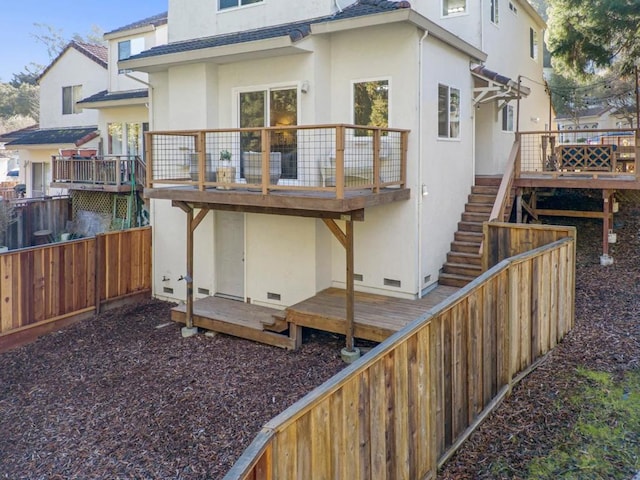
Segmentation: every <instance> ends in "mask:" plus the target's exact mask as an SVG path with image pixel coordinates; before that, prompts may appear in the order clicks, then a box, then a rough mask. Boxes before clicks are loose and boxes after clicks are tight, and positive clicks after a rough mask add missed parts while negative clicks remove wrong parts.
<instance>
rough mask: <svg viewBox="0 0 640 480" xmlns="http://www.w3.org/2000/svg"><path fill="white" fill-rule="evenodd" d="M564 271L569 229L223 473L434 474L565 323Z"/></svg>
mask: <svg viewBox="0 0 640 480" xmlns="http://www.w3.org/2000/svg"><path fill="white" fill-rule="evenodd" d="M546 228H551V229H553V227H546ZM524 246H525V244H524V243H522V242H521V243H520V247H524ZM515 251H517V250H515ZM574 274H575V238H574V237H573V236H569V237H565V238H562V239H560V240H558V241H555V242H553V243H550V244H547V245H544V246H541V247H539V248H536V249H534V250H532V251H528V252H525V253H520V254H519V255H516V256H513V257H511V258H509V259H505V260H501V261H500V262H499V263H498V264H497V265H495V266H493V267H492V268H491V269H490V270H489V271H487V272H485V273H484V274H483V275H481V276H480V277H478V278H477V279H476V280H474V281H473V282H471V283H470V284H468V285H467V286H466V287H464V288H463V289H461V290H460V291H458V292H457V293H456V294H455V295H453V296H452V297H450V298H448V299H447V300H445V301H444V302H442V303H441V304H439V305H437V306H436V307H434V308H432V309H431V310H429V311H428V312H426V313H425V315H424V316H423V317H422V318H421V319H418V320H416V321H415V322H413V323H412V324H410V325H408V326H407V327H406V328H405V329H403V330H401V331H400V332H398V333H397V334H395V335H393V336H392V337H389V338H388V339H387V340H385V341H384V342H383V343H381V344H380V345H378V346H377V347H376V348H374V349H373V350H371V352H369V353H368V354H367V355H365V356H364V357H362V358H361V359H360V360H358V361H357V362H355V363H354V364H352V365H350V366H349V367H347V368H346V369H345V370H343V371H342V372H340V373H339V374H337V375H336V376H334V377H333V378H332V379H330V380H329V381H327V382H326V383H324V384H323V385H321V386H320V387H319V388H317V389H315V390H314V391H312V392H311V393H309V394H308V395H307V396H305V397H304V398H303V399H301V400H300V401H299V402H297V403H296V404H294V405H293V406H291V407H290V408H289V409H287V410H286V411H284V412H283V413H282V414H280V415H278V416H277V417H275V418H274V419H273V420H271V421H270V422H268V423H267V424H266V425H265V426H264V427H263V429H262V431H261V432H260V433H259V434H258V436H257V437H256V438H255V440H254V441H253V443H252V444H251V445H250V446H249V447H248V448H247V450H245V452H244V454H243V455H242V456H241V458H240V459H239V460H238V461H237V462H236V464H235V465H234V466H233V467H232V469H231V470H230V471H229V472H228V474H227V475H226V476H225V480H236V479H256V478H260V479H266V480H270V479H282V480H285V479H297V478H372V479H395V478H435V477H436V471H437V468H438V466H441V465H442V464H443V463H444V462H445V461H446V460H447V459H448V458H449V457H450V456H451V455H452V454H453V452H455V450H456V449H457V448H459V446H460V445H461V443H462V442H463V441H464V439H466V438H467V437H468V435H470V433H471V432H472V431H473V430H474V429H475V428H476V427H477V426H478V425H479V424H480V423H481V422H482V420H483V419H484V418H485V417H486V416H487V415H488V414H489V413H490V412H491V411H492V410H493V409H494V408H495V407H496V406H497V405H498V404H499V403H500V401H501V400H502V399H503V398H504V397H505V396H506V395H507V394H508V392H509V391H510V389H511V388H512V386H513V385H514V383H516V382H518V381H519V380H520V379H522V378H523V377H524V375H525V374H526V372H528V371H529V370H530V369H531V368H533V366H534V365H536V364H537V362H539V361H540V360H541V359H542V358H543V356H544V355H545V354H546V353H547V352H549V351H550V350H551V349H552V348H553V347H554V346H555V345H556V344H557V343H558V342H559V341H560V340H561V339H562V338H563V336H564V335H565V334H566V333H567V332H568V331H569V330H570V329H571V328H572V326H573V315H574V310H573V304H574ZM534 306H535V307H534Z"/></svg>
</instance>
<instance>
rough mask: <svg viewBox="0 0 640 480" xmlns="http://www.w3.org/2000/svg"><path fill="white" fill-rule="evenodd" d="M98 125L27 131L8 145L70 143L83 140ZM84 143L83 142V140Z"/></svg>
mask: <svg viewBox="0 0 640 480" xmlns="http://www.w3.org/2000/svg"><path fill="white" fill-rule="evenodd" d="M97 131H98V127H97V126H90V127H69V128H42V129H39V130H33V131H31V132H26V133H25V134H24V135H21V136H20V137H18V138H16V139H15V140H12V141H10V142H8V143H7V144H6V145H7V146H11V145H48V144H68V143H74V144H77V142H79V141H81V140H82V139H83V137H86V136H88V135H92V134H95V133H97ZM81 143H82V142H81Z"/></svg>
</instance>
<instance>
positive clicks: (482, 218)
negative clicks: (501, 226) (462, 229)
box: [462, 212, 491, 223]
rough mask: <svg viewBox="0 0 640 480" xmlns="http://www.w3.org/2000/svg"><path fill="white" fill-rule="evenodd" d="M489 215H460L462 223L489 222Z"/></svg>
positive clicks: (471, 213)
mask: <svg viewBox="0 0 640 480" xmlns="http://www.w3.org/2000/svg"><path fill="white" fill-rule="evenodd" d="M489 213H491V212H488V213H478V212H463V213H462V221H463V222H478V223H482V222H486V221H488V220H489Z"/></svg>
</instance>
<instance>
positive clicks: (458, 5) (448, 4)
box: [442, 0, 467, 17]
mask: <svg viewBox="0 0 640 480" xmlns="http://www.w3.org/2000/svg"><path fill="white" fill-rule="evenodd" d="M461 13H467V0H442V16H443V17H448V16H449V15H460V14H461Z"/></svg>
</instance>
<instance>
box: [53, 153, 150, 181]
mask: <svg viewBox="0 0 640 480" xmlns="http://www.w3.org/2000/svg"><path fill="white" fill-rule="evenodd" d="M51 161H52V170H53V172H52V181H53V182H54V183H84V184H90V185H114V186H124V185H132V184H133V185H144V184H145V182H146V167H145V165H144V162H143V161H142V159H141V158H140V157H138V156H135V155H106V156H99V157H97V156H90V157H79V156H62V155H53V156H52V157H51Z"/></svg>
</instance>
